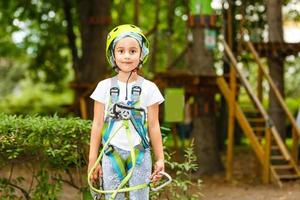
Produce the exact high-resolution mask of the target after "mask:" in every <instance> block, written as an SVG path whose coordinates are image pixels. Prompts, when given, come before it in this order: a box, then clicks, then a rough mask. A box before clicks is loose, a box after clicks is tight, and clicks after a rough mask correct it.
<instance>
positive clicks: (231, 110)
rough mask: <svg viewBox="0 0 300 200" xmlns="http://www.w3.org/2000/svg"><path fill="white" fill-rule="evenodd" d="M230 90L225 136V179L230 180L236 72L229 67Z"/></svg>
mask: <svg viewBox="0 0 300 200" xmlns="http://www.w3.org/2000/svg"><path fill="white" fill-rule="evenodd" d="M230 89H231V96H230V102H229V118H228V134H227V164H226V165H227V170H226V179H227V180H231V179H232V172H233V144H234V121H235V120H234V119H235V118H234V117H235V116H234V113H235V96H236V72H235V69H234V67H233V66H232V65H231V66H230Z"/></svg>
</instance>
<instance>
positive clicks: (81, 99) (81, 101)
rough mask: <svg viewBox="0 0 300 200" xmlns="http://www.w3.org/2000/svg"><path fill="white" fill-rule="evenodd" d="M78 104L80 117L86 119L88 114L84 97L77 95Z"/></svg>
mask: <svg viewBox="0 0 300 200" xmlns="http://www.w3.org/2000/svg"><path fill="white" fill-rule="evenodd" d="M79 104H80V111H81V118H82V119H87V118H88V114H87V107H86V102H85V99H84V97H79Z"/></svg>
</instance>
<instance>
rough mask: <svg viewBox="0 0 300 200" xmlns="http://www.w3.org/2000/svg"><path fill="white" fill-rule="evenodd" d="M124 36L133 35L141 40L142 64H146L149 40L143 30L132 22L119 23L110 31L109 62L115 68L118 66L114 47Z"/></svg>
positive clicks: (107, 47) (108, 40)
mask: <svg viewBox="0 0 300 200" xmlns="http://www.w3.org/2000/svg"><path fill="white" fill-rule="evenodd" d="M124 37H132V38H134V39H136V40H137V41H138V42H139V45H140V47H141V52H142V55H141V64H144V63H145V62H146V61H147V59H148V54H149V41H148V40H147V38H146V36H145V35H144V34H143V32H142V30H141V29H140V28H139V27H137V26H135V25H132V24H123V25H119V26H117V27H115V28H114V29H113V30H111V31H110V32H109V33H108V35H107V40H106V59H107V61H108V62H109V64H110V65H111V66H112V67H113V68H115V67H117V66H116V63H115V58H114V48H115V45H116V43H117V42H118V41H119V40H120V39H122V38H124ZM140 66H141V65H140Z"/></svg>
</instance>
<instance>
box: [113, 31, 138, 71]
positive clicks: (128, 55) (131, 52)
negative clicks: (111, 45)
mask: <svg viewBox="0 0 300 200" xmlns="http://www.w3.org/2000/svg"><path fill="white" fill-rule="evenodd" d="M114 54H115V59H116V64H117V66H118V67H119V68H120V69H121V71H123V72H131V71H132V70H134V69H135V68H136V67H137V66H138V64H139V62H140V56H141V48H140V45H139V43H138V41H136V40H135V39H134V38H131V37H125V38H123V39H121V40H120V41H118V42H117V44H116V47H115V49H114Z"/></svg>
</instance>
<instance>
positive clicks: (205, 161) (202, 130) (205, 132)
mask: <svg viewBox="0 0 300 200" xmlns="http://www.w3.org/2000/svg"><path fill="white" fill-rule="evenodd" d="M192 32H193V43H192V46H191V48H190V49H189V54H188V55H189V61H190V64H189V69H190V70H191V72H192V73H193V74H197V75H214V74H215V72H214V69H213V54H212V52H211V51H210V50H208V49H206V48H205V45H204V29H203V28H193V29H192ZM195 98H196V103H197V104H198V106H197V107H198V109H199V111H198V112H197V113H199V115H198V116H196V117H195V118H194V119H193V123H194V130H193V137H194V138H195V152H196V155H197V157H198V164H199V166H200V168H199V171H198V174H203V173H213V172H216V171H219V170H220V169H222V164H221V160H220V156H219V152H218V148H217V137H216V135H217V132H216V126H217V124H216V115H215V102H214V94H213V93H210V92H209V93H201V94H199V95H197V96H196V97H195Z"/></svg>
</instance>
